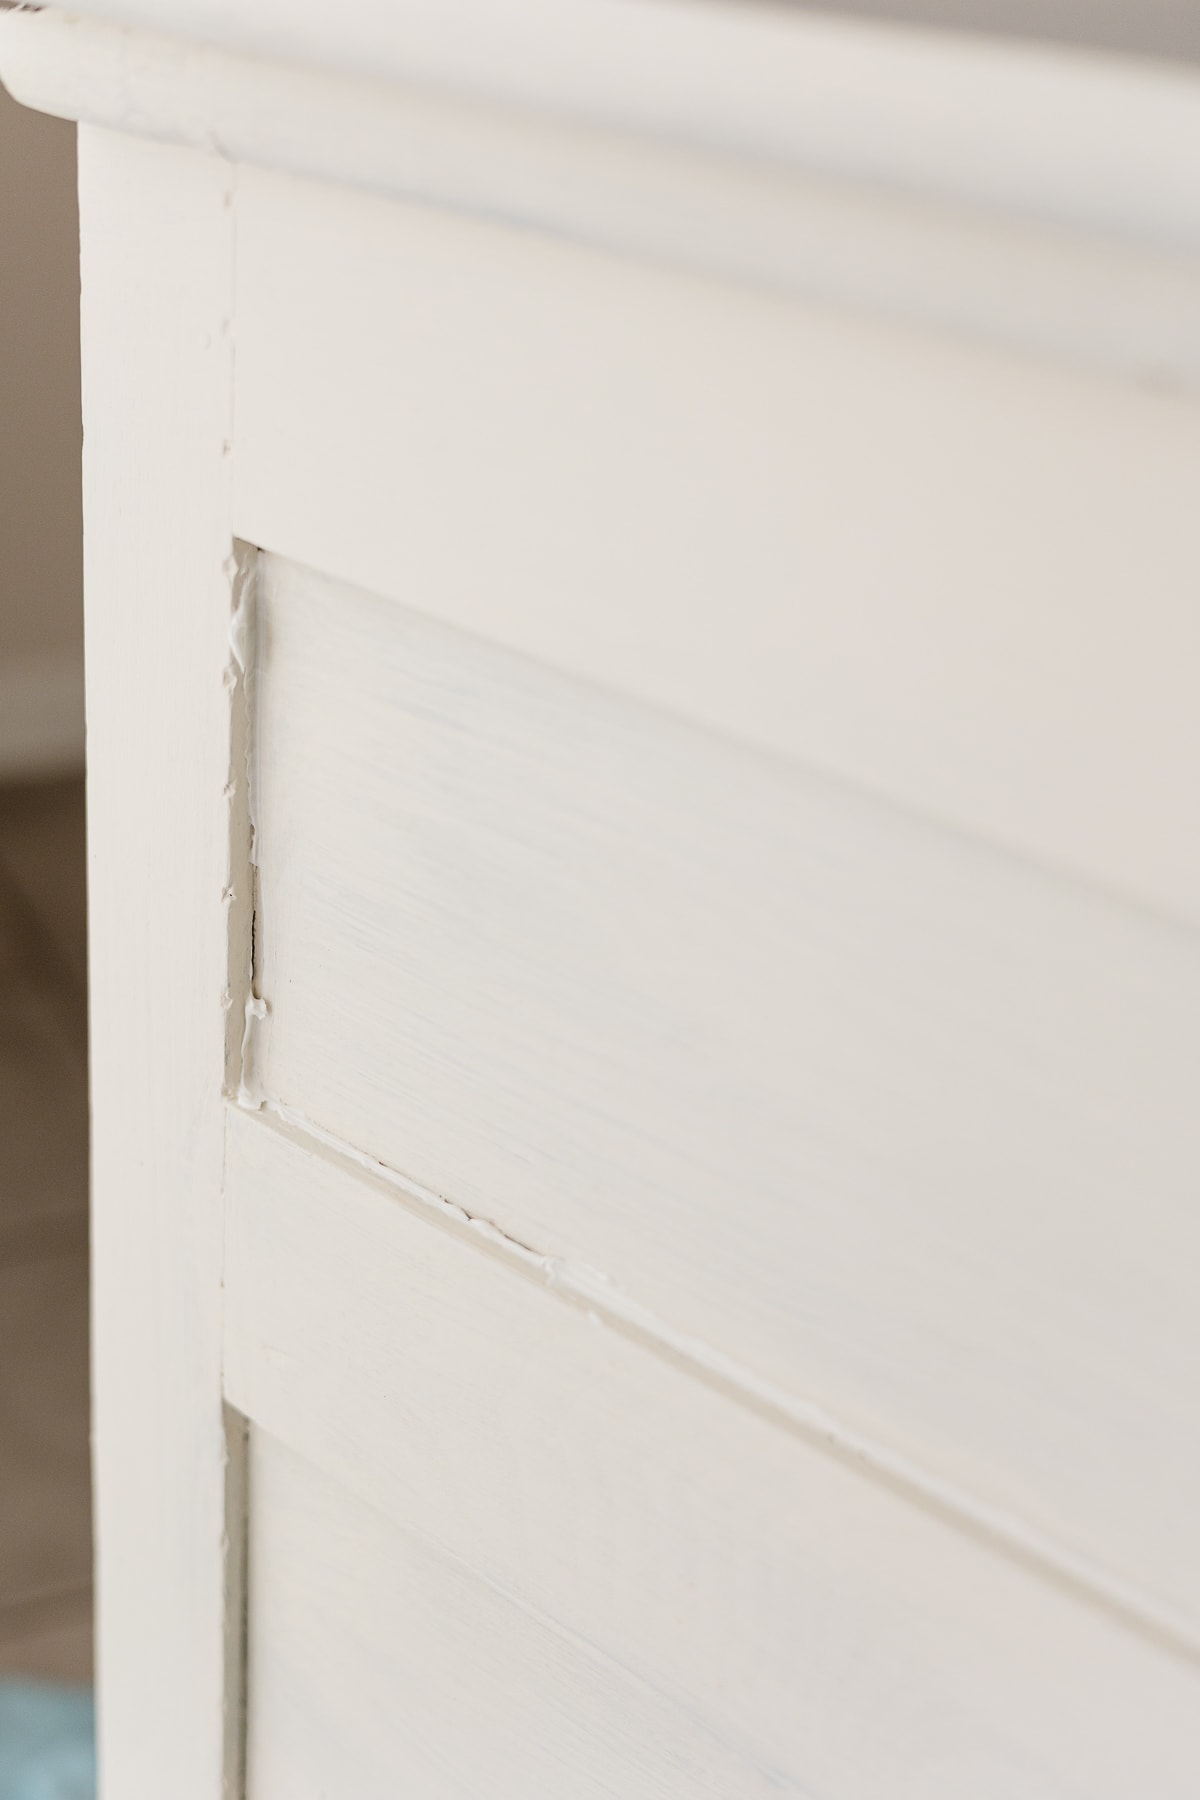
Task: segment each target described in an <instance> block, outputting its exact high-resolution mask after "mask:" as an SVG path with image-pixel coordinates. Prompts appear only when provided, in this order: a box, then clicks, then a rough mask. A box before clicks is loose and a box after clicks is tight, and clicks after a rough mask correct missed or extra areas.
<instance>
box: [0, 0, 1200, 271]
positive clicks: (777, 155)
mask: <svg viewBox="0 0 1200 1800" xmlns="http://www.w3.org/2000/svg"><path fill="white" fill-rule="evenodd" d="M51 11H52V13H57V9H51ZM72 13H73V15H74V16H76V17H78V18H84V17H86V18H94V19H97V20H106V21H109V22H111V23H115V24H119V25H123V26H126V27H133V28H137V29H139V30H142V31H153V32H157V33H164V34H166V35H167V36H169V37H176V38H180V39H183V40H185V41H189V42H191V43H193V44H197V45H205V46H208V47H218V48H222V49H225V50H227V51H230V52H234V53H236V54H239V55H242V56H246V55H249V56H254V57H259V58H266V59H269V60H270V61H271V62H274V63H283V64H293V65H300V66H304V65H317V66H319V67H320V68H322V69H323V70H328V71H330V72H341V73H348V74H360V75H366V76H369V77H370V78H372V79H373V80H375V81H395V82H398V83H403V84H404V85H405V86H408V87H415V88H420V89H428V90H433V91H436V92H439V93H443V94H453V95H456V96H458V97H459V98H461V99H464V100H466V99H475V100H481V101H487V102H492V103H498V104H500V105H503V106H508V107H518V108H522V109H532V110H534V111H536V112H540V113H544V114H547V115H550V116H551V117H554V116H557V117H559V118H563V117H564V116H565V117H566V118H567V119H570V120H572V121H575V122H577V123H580V124H587V125H592V126H600V127H605V128H609V129H615V130H617V131H622V132H632V133H636V134H638V135H644V136H649V137H653V138H657V139H660V140H663V139H665V140H667V141H668V142H671V143H674V144H676V145H678V146H680V147H687V148H691V149H696V150H703V151H709V152H715V153H718V154H720V153H725V154H732V155H736V156H746V157H754V158H760V159H764V160H767V161H769V162H773V163H776V164H782V165H785V166H787V167H789V168H792V169H801V170H804V171H806V172H809V173H812V174H819V175H823V176H831V177H837V178H843V179H848V180H851V181H858V182H869V183H877V184H883V185H885V186H888V187H891V188H896V189H901V190H908V191H909V192H912V191H916V192H918V193H921V194H924V195H930V196H936V197H940V198H942V199H944V200H950V201H957V202H965V203H967V204H968V205H979V206H986V207H989V208H998V209H1001V210H1004V211H1009V212H1015V213H1018V214H1021V215H1024V216H1026V217H1030V218H1037V219H1042V220H1045V221H1050V222H1054V223H1058V224H1065V225H1072V226H1076V227H1081V228H1083V229H1089V230H1098V231H1102V232H1106V233H1116V234H1118V235H1120V236H1123V237H1133V238H1138V239H1141V240H1143V241H1148V242H1150V243H1153V244H1155V245H1156V246H1158V247H1160V248H1167V247H1169V248H1174V249H1187V250H1192V249H1197V248H1200V70H1196V69H1194V68H1192V67H1189V66H1188V65H1186V64H1184V65H1178V66H1177V65H1171V64H1168V63H1165V62H1163V63H1157V62H1154V61H1151V60H1148V59H1145V60H1142V59H1137V58H1130V57H1123V56H1119V55H1113V54H1108V53H1104V52H1100V51H1096V50H1081V49H1070V48H1067V47H1064V46H1062V45H1052V44H1033V43H1026V42H1015V41H1014V42H1006V41H1002V40H1000V39H984V38H980V37H978V36H974V37H973V36H970V35H967V34H961V35H957V34H952V33H946V32H940V31H934V30H925V29H913V28H911V27H909V26H905V25H895V24H890V23H886V22H878V21H873V20H866V19H862V18H846V17H833V16H830V15H825V14H821V13H810V12H806V11H799V10H793V9H789V8H785V7H782V6H766V5H760V4H755V3H753V0H736V3H735V0H345V4H342V5H339V6H338V7H337V8H331V7H330V6H328V4H327V3H326V0H77V4H76V6H75V7H74V8H73V9H72ZM42 16H43V17H44V16H45V15H42ZM57 16H59V17H61V18H67V17H71V16H72V14H66V13H63V14H58V15H57ZM25 17H26V18H28V15H25ZM21 19H22V15H21V13H19V12H18V13H16V14H8V15H6V17H5V18H4V19H3V20H2V21H0V24H2V25H3V28H4V32H5V35H6V36H7V35H8V33H10V32H11V31H12V28H13V25H14V23H19V22H20V21H21ZM10 60H11V58H10V56H9V53H8V51H7V50H4V51H2V52H0V64H4V65H6V64H7V62H8V61H10ZM5 73H6V74H8V68H7V66H6V67H5ZM15 73H16V77H17V78H16V79H15V80H13V81H12V82H11V85H13V87H14V91H16V92H17V94H18V97H19V98H25V99H27V100H28V101H29V103H31V104H33V105H38V104H39V101H38V97H37V94H36V92H33V91H29V90H31V88H33V87H36V85H37V84H36V80H33V81H31V71H30V69H29V67H28V64H27V62H26V65H25V66H24V67H23V68H22V69H21V70H20V71H15ZM22 87H24V88H25V89H26V91H25V92H22ZM62 104H63V102H62V99H61V96H60V99H59V105H58V106H55V107H53V108H51V107H47V108H46V110H59V109H60V107H61V106H62ZM77 106H78V114H77V116H80V117H88V116H89V114H88V97H87V94H86V93H80V94H79V95H78V96H77Z"/></svg>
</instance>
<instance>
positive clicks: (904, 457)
mask: <svg viewBox="0 0 1200 1800" xmlns="http://www.w3.org/2000/svg"><path fill="white" fill-rule="evenodd" d="M237 304H238V352H237V373H236V381H237V408H236V410H237V443H236V447H235V457H234V462H235V469H234V480H235V502H234V504H235V520H236V525H237V530H238V532H239V534H240V535H241V536H243V537H245V538H246V539H247V541H249V542H252V543H256V544H260V545H262V546H263V547H264V548H266V549H268V550H274V551H278V552H281V553H283V554H285V555H287V556H290V557H293V558H295V559H297V560H299V561H302V562H305V563H307V564H309V565H310V566H311V567H313V568H316V569H323V570H325V571H326V572H328V573H331V574H334V575H337V576H340V577H342V578H344V579H346V580H349V581H354V582H357V583H359V584H361V585H362V586H364V587H367V588H370V589H371V590H373V591H374V592H376V593H379V594H383V595H388V596H390V597H392V598H394V599H397V600H400V601H402V602H403V603H404V604H405V605H408V606H411V607H413V608H415V609H417V610H419V611H421V612H426V613H429V614H432V615H433V616H435V617H437V618H441V619H443V620H445V621H446V622H447V623H449V624H455V625H460V626H464V627H466V628H467V629H469V630H471V631H475V632H478V633H480V634H481V635H483V636H485V637H490V638H492V639H494V640H496V641H498V642H501V643H504V644H507V645H509V646H510V647H511V648H513V649H515V650H519V651H522V652H524V653H526V654H528V655H530V656H534V657H537V658H539V659H542V660H544V661H546V662H550V663H553V664H555V665H557V666H558V667H560V668H562V669H564V670H566V671H567V672H569V673H571V674H574V675H581V676H584V677H586V678H588V679H589V680H593V681H597V682H602V683H605V684H606V685H608V686H611V687H613V688H615V689H617V690H618V691H622V692H628V693H633V694H636V695H637V696H638V697H640V698H642V699H645V700H649V701H652V702H654V703H655V704H657V705H662V706H667V707H670V708H673V709H674V710H676V711H678V712H680V713H682V714H684V715H685V716H688V717H691V718H693V719H697V720H699V721H700V722H702V723H704V724H706V725H710V726H716V727H718V728H719V729H721V730H725V731H729V732H731V733H734V734H735V735H737V736H739V737H742V738H744V739H746V740H748V741H750V742H751V743H754V744H757V745H761V746H765V747H767V748H769V749H772V750H779V751H783V752H785V753H786V754H788V755H790V756H793V757H799V758H802V759H803V760H805V761H808V762H811V763H813V764H814V765H815V766H817V767H820V768H823V769H825V770H827V771H830V772H832V773H835V774H838V775H843V776H847V777H849V778H850V779H851V780H853V781H856V782H860V783H862V784H863V785H865V786H868V787H872V788H875V789H877V790H878V791H880V792H882V793H884V794H887V795H889V796H891V797H893V798H895V799H899V800H901V801H904V802H905V803H907V804H910V805H913V806H916V807H917V808H919V809H921V810H924V811H928V812H930V813H932V814H934V815H935V816H938V817H941V818H943V819H947V820H949V821H950V822H952V823H954V824H957V825H961V826H964V827H966V828H967V829H968V830H970V831H971V832H973V833H976V834H979V835H982V836H984V837H987V838H991V839H995V840H998V841H999V842H1001V843H1004V844H1007V845H1010V846H1012V847H1014V848H1016V849H1019V850H1023V851H1029V852H1032V853H1033V854H1034V855H1035V856H1038V857H1040V858H1042V859H1044V860H1045V861H1047V862H1048V863H1051V864H1053V865H1055V866H1058V867H1062V868H1066V869H1069V870H1071V871H1073V872H1075V873H1078V874H1082V875H1085V876H1087V877H1089V878H1091V879H1094V880H1097V881H1100V882H1102V883H1104V884H1106V885H1109V886H1112V887H1114V888H1116V889H1119V890H1121V891H1123V892H1126V893H1131V894H1133V895H1135V896H1136V897H1138V898H1140V899H1144V900H1147V901H1149V902H1151V903H1152V904H1154V905H1157V906H1161V907H1163V908H1166V909H1167V910H1170V911H1172V912H1175V913H1177V914H1180V915H1182V916H1184V917H1187V918H1190V919H1193V920H1194V919H1196V918H1200V801H1198V793H1200V789H1198V787H1197V783H1196V780H1195V775H1194V772H1195V770H1196V769H1197V767H1200V712H1198V711H1197V708H1196V706H1195V703H1194V700H1195V691H1196V672H1197V670H1200V610H1198V609H1197V607H1196V605H1195V581H1194V574H1193V570H1194V554H1193V547H1192V525H1191V521H1192V518H1193V516H1194V514H1195V513H1196V511H1197V510H1198V508H1200V405H1197V404H1195V403H1194V402H1193V401H1191V400H1189V399H1186V398H1183V397H1181V396H1178V395H1172V394H1169V393H1163V392H1151V391H1147V390H1146V389H1144V388H1140V387H1138V386H1136V385H1134V384H1133V383H1131V382H1125V381H1119V380H1116V379H1113V378H1103V379H1102V378H1099V377H1092V376H1085V375H1082V374H1079V373H1076V372H1071V371H1067V370H1061V369H1058V368H1054V367H1051V366H1047V365H1045V364H1043V363H1040V362H1037V361H1033V360H1027V359H1025V358H1022V357H1017V356H1008V355H1001V354H1000V353H998V352H988V351H982V350H979V349H972V348H968V347H966V346H962V345H958V344H956V343H953V342H951V341H947V340H943V339H937V338H935V337H933V336H931V335H928V334H926V333H922V332H918V331H915V330H910V329H905V328H902V327H897V326H894V325H888V326H883V325H880V324H878V323H873V322H869V321H866V320H861V319H858V318H855V317H854V316H853V315H852V314H849V313H846V312H840V311H835V310H832V309H829V308H823V307H817V306H808V305H801V304H799V303H797V302H795V301H790V300H784V299H781V298H775V297H772V296H770V295H766V294H762V293H756V292H753V291H751V290H747V289H744V288H741V287H738V286H735V285H733V284H724V283H717V282H703V281H700V280H698V279H695V278H693V277H690V276H686V275H682V274H673V273H669V272H667V271H660V270H655V269H651V268H648V267H644V266H641V265H638V264H636V263H633V262H627V261H619V260H617V259H616V258H613V257H609V256H603V255H599V254H596V253H593V252H589V251H586V250H583V249H580V248H577V247H572V246H569V245H564V244H556V243H553V242H551V241H549V240H547V239H545V238H542V237H538V236H535V235H533V234H531V233H521V232H517V231H511V230H505V229H501V228H499V227H497V226H493V225H485V224H481V223H478V222H472V221H466V220H462V219H456V218H451V217H448V216H446V215H439V214H437V213H434V212H431V211H430V210H428V209H424V208H418V207H412V206H402V205H397V204H389V203H385V202H383V201H379V200H374V199H371V198H369V197H367V196H365V195H361V194H347V193H344V192H342V191H341V190H339V189H336V188H332V187H330V188H313V187H311V186H309V185H307V184H304V183H300V182H295V181H289V180H285V179H283V178H281V177H278V176H272V175H267V174H263V173H261V172H258V171H247V172H245V173H244V174H243V177H242V179H241V181H240V183H239V192H238V302H237ZM301 370H302V371H303V379H299V378H298V375H297V372H298V371H301Z"/></svg>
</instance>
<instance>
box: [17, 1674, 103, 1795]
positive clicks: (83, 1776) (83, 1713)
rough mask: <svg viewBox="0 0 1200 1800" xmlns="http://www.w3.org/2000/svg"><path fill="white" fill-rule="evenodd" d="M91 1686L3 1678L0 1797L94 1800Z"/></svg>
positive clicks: (94, 1747) (94, 1755) (93, 1727)
mask: <svg viewBox="0 0 1200 1800" xmlns="http://www.w3.org/2000/svg"><path fill="white" fill-rule="evenodd" d="M95 1794H96V1716H95V1707H94V1706H93V1703H92V1694H91V1689H90V1688H76V1687H58V1686H51V1685H50V1684H49V1683H48V1682H40V1681H0V1800H95Z"/></svg>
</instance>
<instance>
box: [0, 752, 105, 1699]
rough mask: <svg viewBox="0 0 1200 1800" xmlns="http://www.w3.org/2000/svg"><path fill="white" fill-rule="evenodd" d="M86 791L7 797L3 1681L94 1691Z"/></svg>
mask: <svg viewBox="0 0 1200 1800" xmlns="http://www.w3.org/2000/svg"><path fill="white" fill-rule="evenodd" d="M84 870H85V861H84V808H83V783H82V782H81V781H72V782H59V783H45V784H41V785H39V786H36V787H28V788H12V789H0V1673H3V1674H21V1675H28V1676H31V1677H39V1678H43V1679H48V1680H63V1681H89V1680H90V1679H91V1664H92V1647H91V1630H92V1588H91V1563H92V1555H91V1518H90V1512H91V1508H90V1494H89V1470H88V1348H87V1034H86V989H85V967H86V932H85V874H84Z"/></svg>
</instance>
